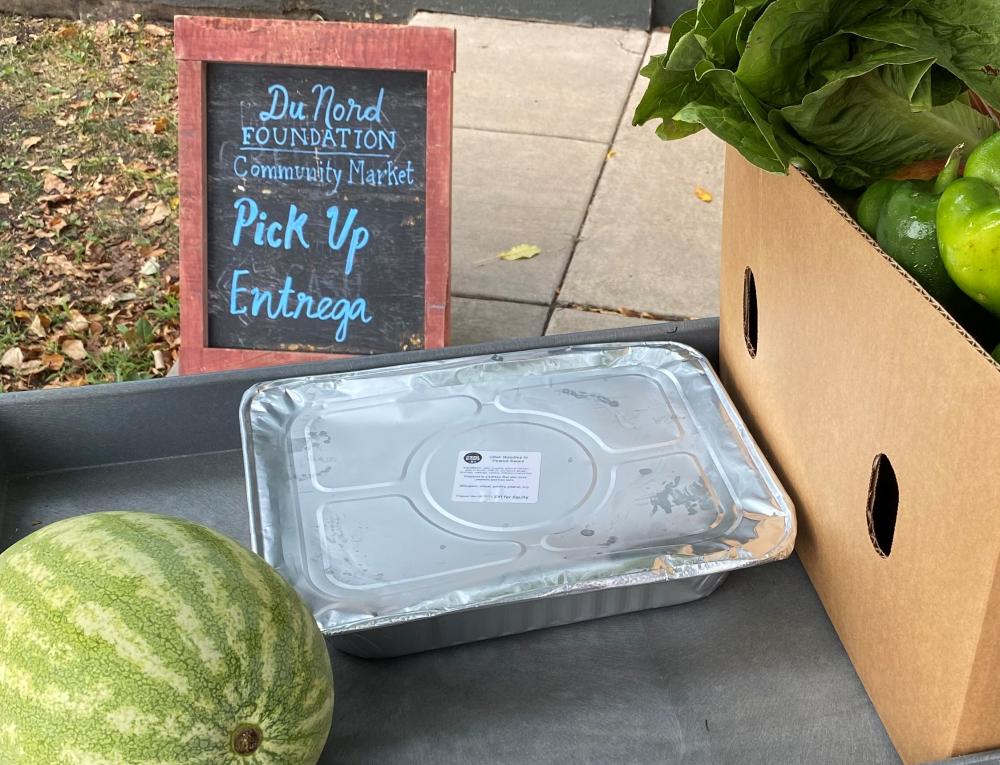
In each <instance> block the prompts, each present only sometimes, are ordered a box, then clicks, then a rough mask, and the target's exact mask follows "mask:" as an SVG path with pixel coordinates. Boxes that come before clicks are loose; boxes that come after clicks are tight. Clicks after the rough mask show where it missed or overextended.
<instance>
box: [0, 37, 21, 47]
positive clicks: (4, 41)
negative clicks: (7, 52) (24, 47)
mask: <svg viewBox="0 0 1000 765" xmlns="http://www.w3.org/2000/svg"><path fill="white" fill-rule="evenodd" d="M8 45H17V37H0V48H4V47H6V46H8Z"/></svg>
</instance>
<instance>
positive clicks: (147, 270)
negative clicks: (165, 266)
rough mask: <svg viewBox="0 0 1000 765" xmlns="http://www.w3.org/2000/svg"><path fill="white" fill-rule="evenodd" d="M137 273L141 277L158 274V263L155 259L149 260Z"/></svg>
mask: <svg viewBox="0 0 1000 765" xmlns="http://www.w3.org/2000/svg"><path fill="white" fill-rule="evenodd" d="M139 273H140V274H142V275H143V276H152V275H153V274H158V273H160V262H159V261H158V260H157V259H156V258H150V259H149V260H147V261H146V262H145V263H143V264H142V268H140V269H139Z"/></svg>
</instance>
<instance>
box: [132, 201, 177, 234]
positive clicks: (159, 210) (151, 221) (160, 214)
mask: <svg viewBox="0 0 1000 765" xmlns="http://www.w3.org/2000/svg"><path fill="white" fill-rule="evenodd" d="M169 217H170V208H169V207H167V206H166V205H165V204H164V203H163V202H157V203H156V204H155V205H152V209H150V207H149V206H148V205H147V207H146V214H145V215H143V216H142V218H140V219H139V225H140V226H142V227H143V228H151V227H153V226H156V225H159V224H160V223H163V221H165V220H166V219H167V218H169Z"/></svg>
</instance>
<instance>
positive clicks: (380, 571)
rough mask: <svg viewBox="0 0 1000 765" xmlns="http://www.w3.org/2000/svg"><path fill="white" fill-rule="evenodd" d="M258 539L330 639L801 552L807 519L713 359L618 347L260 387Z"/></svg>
mask: <svg viewBox="0 0 1000 765" xmlns="http://www.w3.org/2000/svg"><path fill="white" fill-rule="evenodd" d="M241 424H242V430H243V443H244V457H245V461H246V471H247V488H248V496H249V502H250V514H251V528H252V543H253V548H254V550H255V551H256V552H258V553H259V554H261V555H262V556H263V557H264V558H265V559H266V560H267V561H268V562H269V563H270V564H271V565H272V566H274V567H275V568H276V569H277V570H278V571H279V572H280V573H281V574H282V575H283V576H284V577H285V578H286V579H287V580H288V581H289V582H290V583H291V584H292V585H293V586H294V587H295V588H296V589H297V590H298V591H299V592H300V593H301V594H302V595H303V597H304V598H305V599H306V600H307V602H308V603H309V604H310V605H311V607H312V608H313V611H314V613H315V615H316V618H317V621H318V622H319V624H320V627H321V628H322V629H323V630H324V631H325V632H327V633H329V634H334V633H340V632H346V631H352V630H357V629H369V628H372V627H378V626H385V625H389V624H396V623H400V622H403V621H409V620H413V619H420V618H427V617H431V616H435V615H439V614H444V613H449V612H454V611H459V610H466V609H470V608H477V607H480V606H485V605H493V604H497V603H501V602H516V601H520V600H526V599H533V598H541V597H551V596H555V595H559V594H563V593H570V592H580V591H585V590H593V589H602V588H609V587H624V586H630V585H635V584H645V583H648V582H653V581H662V580H671V579H681V578H687V577H694V576H703V575H707V574H713V573H720V572H726V571H730V570H733V569H738V568H744V567H747V566H752V565H757V564H760V563H764V562H767V561H772V560H778V559H781V558H785V557H787V556H788V555H789V554H790V553H791V550H792V546H793V543H794V538H795V516H794V512H793V509H792V506H791V502H790V501H789V499H788V497H787V495H786V494H785V492H784V491H783V490H782V488H781V486H780V485H779V484H778V481H777V479H776V478H775V476H774V474H773V473H772V471H771V470H770V468H769V467H768V465H767V463H766V462H765V460H764V458H763V456H762V455H761V453H760V450H759V449H758V448H757V446H756V444H755V443H754V442H753V439H752V438H751V437H750V435H749V433H748V432H747V430H746V427H745V426H744V424H743V422H742V421H741V419H740V417H739V415H738V413H737V412H736V409H735V407H734V406H733V404H732V402H731V401H730V399H729V397H728V395H727V394H726V392H725V391H724V389H723V388H722V385H721V383H720V382H719V380H718V377H717V376H716V374H715V372H714V370H713V369H712V368H711V365H710V364H709V363H708V361H707V360H706V359H705V358H704V357H703V356H702V355H701V354H700V353H698V352H697V351H695V350H694V349H692V348H690V347H688V346H685V345H682V344H679V343H669V342H660V343H643V344H619V343H615V344H602V345H590V346H578V347H567V348H557V349H551V348H549V349H540V350H533V351H522V352H518V353H511V354H505V355H503V356H482V357H470V358H463V359H457V360H456V359H451V360H446V361H435V362H425V363H419V364H408V365H401V366H390V367H383V368H380V369H372V370H365V371H360V372H350V373H343V374H332V375H322V376H314V377H302V378H296V379H291V380H279V381H272V382H266V383H261V384H259V385H256V386H255V387H253V388H251V389H250V390H249V391H247V393H246V395H245V396H244V399H243V402H242V405H241Z"/></svg>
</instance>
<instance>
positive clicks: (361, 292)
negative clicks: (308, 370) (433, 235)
mask: <svg viewBox="0 0 1000 765" xmlns="http://www.w3.org/2000/svg"><path fill="white" fill-rule="evenodd" d="M205 96H206V98H205V122H206V142H205V147H206V157H205V162H206V164H205V167H206V211H205V226H206V234H207V248H206V250H207V252H206V270H207V284H206V288H207V289H206V293H207V294H206V302H207V345H208V346H210V347H214V348H235V349H257V350H284V351H316V352H327V353H352V354H364V353H378V352H385V351H395V350H400V349H402V348H413V347H420V346H421V345H422V344H423V332H424V306H425V300H424V298H425V295H424V269H425V246H424V245H425V193H426V172H425V157H426V133H427V129H426V126H427V76H426V73H424V72H415V71H382V70H371V69H346V68H326V67H302V66H274V65H248V64H232V63H208V64H207V65H206V67H205Z"/></svg>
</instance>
